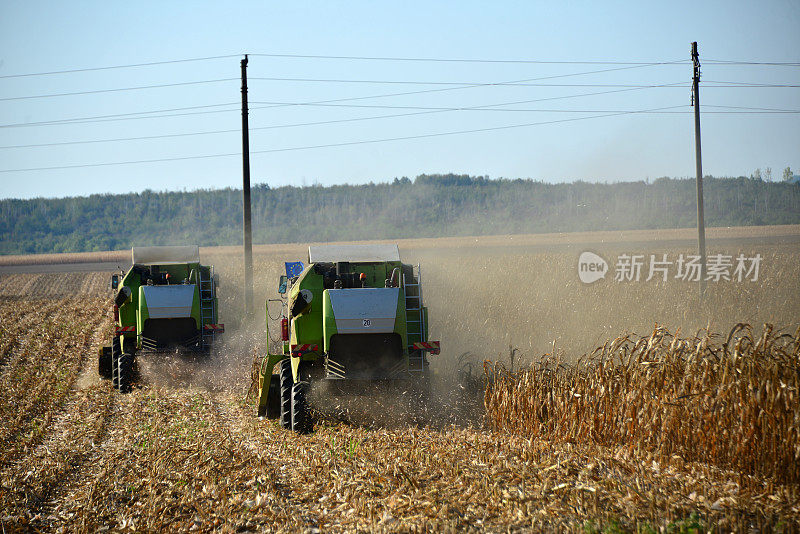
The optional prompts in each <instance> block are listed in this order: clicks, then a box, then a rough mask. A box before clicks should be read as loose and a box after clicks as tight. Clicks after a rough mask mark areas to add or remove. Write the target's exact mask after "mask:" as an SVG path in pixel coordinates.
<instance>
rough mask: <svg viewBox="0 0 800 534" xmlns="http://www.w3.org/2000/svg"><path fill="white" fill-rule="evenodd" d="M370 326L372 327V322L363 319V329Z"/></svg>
mask: <svg viewBox="0 0 800 534" xmlns="http://www.w3.org/2000/svg"><path fill="white" fill-rule="evenodd" d="M370 326H372V321H370V320H369V319H364V328H369V327H370Z"/></svg>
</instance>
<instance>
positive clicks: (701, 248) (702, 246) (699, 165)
mask: <svg viewBox="0 0 800 534" xmlns="http://www.w3.org/2000/svg"><path fill="white" fill-rule="evenodd" d="M692 65H693V66H694V69H693V74H692V105H693V106H694V152H695V167H696V169H695V170H696V172H697V248H698V253H699V254H700V300H702V299H703V295H704V294H705V291H706V225H705V220H704V216H703V159H702V157H701V154H700V57H699V56H698V54H697V41H695V42H693V43H692Z"/></svg>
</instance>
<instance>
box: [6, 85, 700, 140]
mask: <svg viewBox="0 0 800 534" xmlns="http://www.w3.org/2000/svg"><path fill="white" fill-rule="evenodd" d="M578 74H582V73H575V74H570V75H562V76H573V75H578ZM545 78H548V77H545ZM251 79H252V78H251ZM535 79H537V78H534V80H535ZM499 83H512V82H499ZM683 85H685V82H683V81H681V82H675V83H671V84H656V85H649V86H641V87H633V88H626V89H621V90H614V91H599V92H592V93H582V94H578V95H566V96H557V97H550V98H545V99H537V100H528V101H522V102H537V101H542V100H559V99H562V98H575V97H581V96H596V95H603V94H611V93H617V92H625V91H631V90H638V89H650V88H654V87H670V86H683ZM479 86H481V85H466V86H463V87H452V88H450V87H448V88H444V89H428V90H422V91H406V92H401V93H385V94H379V95H368V96H360V97H348V98H337V99H330V100H318V101H311V102H286V103H279V104H269V105H266V106H257V104H264V102H251V103H252V104H256V106H255V107H252V108H251V110H253V109H267V108H273V107H287V106H301V105H313V104H323V103H332V102H350V101H355V100H369V99H374V98H389V97H393V96H406V95H415V94H423V93H430V92H442V91H451V90H456V89H466V88H470V87H479ZM223 105H226V104H219V106H223ZM231 105H233V104H231ZM237 105H238V104H237ZM166 111H171V110H166ZM228 111H238V110H219V111H200V112H192V113H176V114H166V115H157V116H146V117H126V118H105V117H104V116H99V117H82V118H75V119H60V120H56V121H41V122H33V123H30V122H28V123H13V124H3V125H0V128H11V127H27V126H39V125H46V126H47V125H52V124H73V123H75V124H79V123H90V122H106V121H116V120H128V119H149V118H162V117H177V116H186V115H200V114H209V113H224V112H228ZM141 113H155V112H141ZM136 114H138V113H136ZM136 114H133V115H136ZM117 116H120V117H123V116H124V114H123V115H110V116H108V117H117ZM85 119H99V120H85Z"/></svg>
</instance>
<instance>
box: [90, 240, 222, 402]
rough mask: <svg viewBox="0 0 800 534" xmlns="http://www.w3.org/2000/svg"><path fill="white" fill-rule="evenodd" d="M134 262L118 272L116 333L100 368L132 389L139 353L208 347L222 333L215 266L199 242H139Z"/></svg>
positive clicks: (102, 352)
mask: <svg viewBox="0 0 800 534" xmlns="http://www.w3.org/2000/svg"><path fill="white" fill-rule="evenodd" d="M132 257H133V266H132V267H131V268H130V270H128V272H127V273H126V274H125V275H124V276H122V277H121V278H120V275H117V274H115V275H112V277H111V288H112V290H114V291H116V295H115V298H114V323H115V325H114V337H113V339H112V341H111V345H110V346H105V347H101V348H100V351H99V358H98V360H99V361H98V371H99V373H100V376H101V377H103V378H110V379H111V380H112V383H113V385H114V387H115V388H116V389H118V390H119V391H120V392H123V393H126V392H128V391H130V389H131V384H132V381H133V376H134V368H135V359H136V357H137V355H139V354H145V353H149V352H164V351H171V352H185V351H191V352H197V353H207V352H208V351H209V349H210V348H211V346H212V345H213V344H214V342H215V340H216V337H217V335H218V334H221V333H222V332H224V331H225V327H224V325H221V324H218V323H217V281H216V278H215V276H214V268H213V267H211V266H208V265H201V264H200V251H199V247H197V246H176V247H134V248H133V249H132Z"/></svg>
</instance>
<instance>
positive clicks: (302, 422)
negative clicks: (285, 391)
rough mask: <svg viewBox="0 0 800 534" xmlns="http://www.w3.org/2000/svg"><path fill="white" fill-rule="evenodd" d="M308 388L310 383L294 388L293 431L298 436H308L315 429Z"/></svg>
mask: <svg viewBox="0 0 800 534" xmlns="http://www.w3.org/2000/svg"><path fill="white" fill-rule="evenodd" d="M308 387H309V384H308V382H298V383H296V384H295V385H294V386H292V430H293V431H295V432H297V433H298V434H308V433H310V432H311V430H312V429H313V427H314V422H313V421H312V420H311V410H309V407H308Z"/></svg>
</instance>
